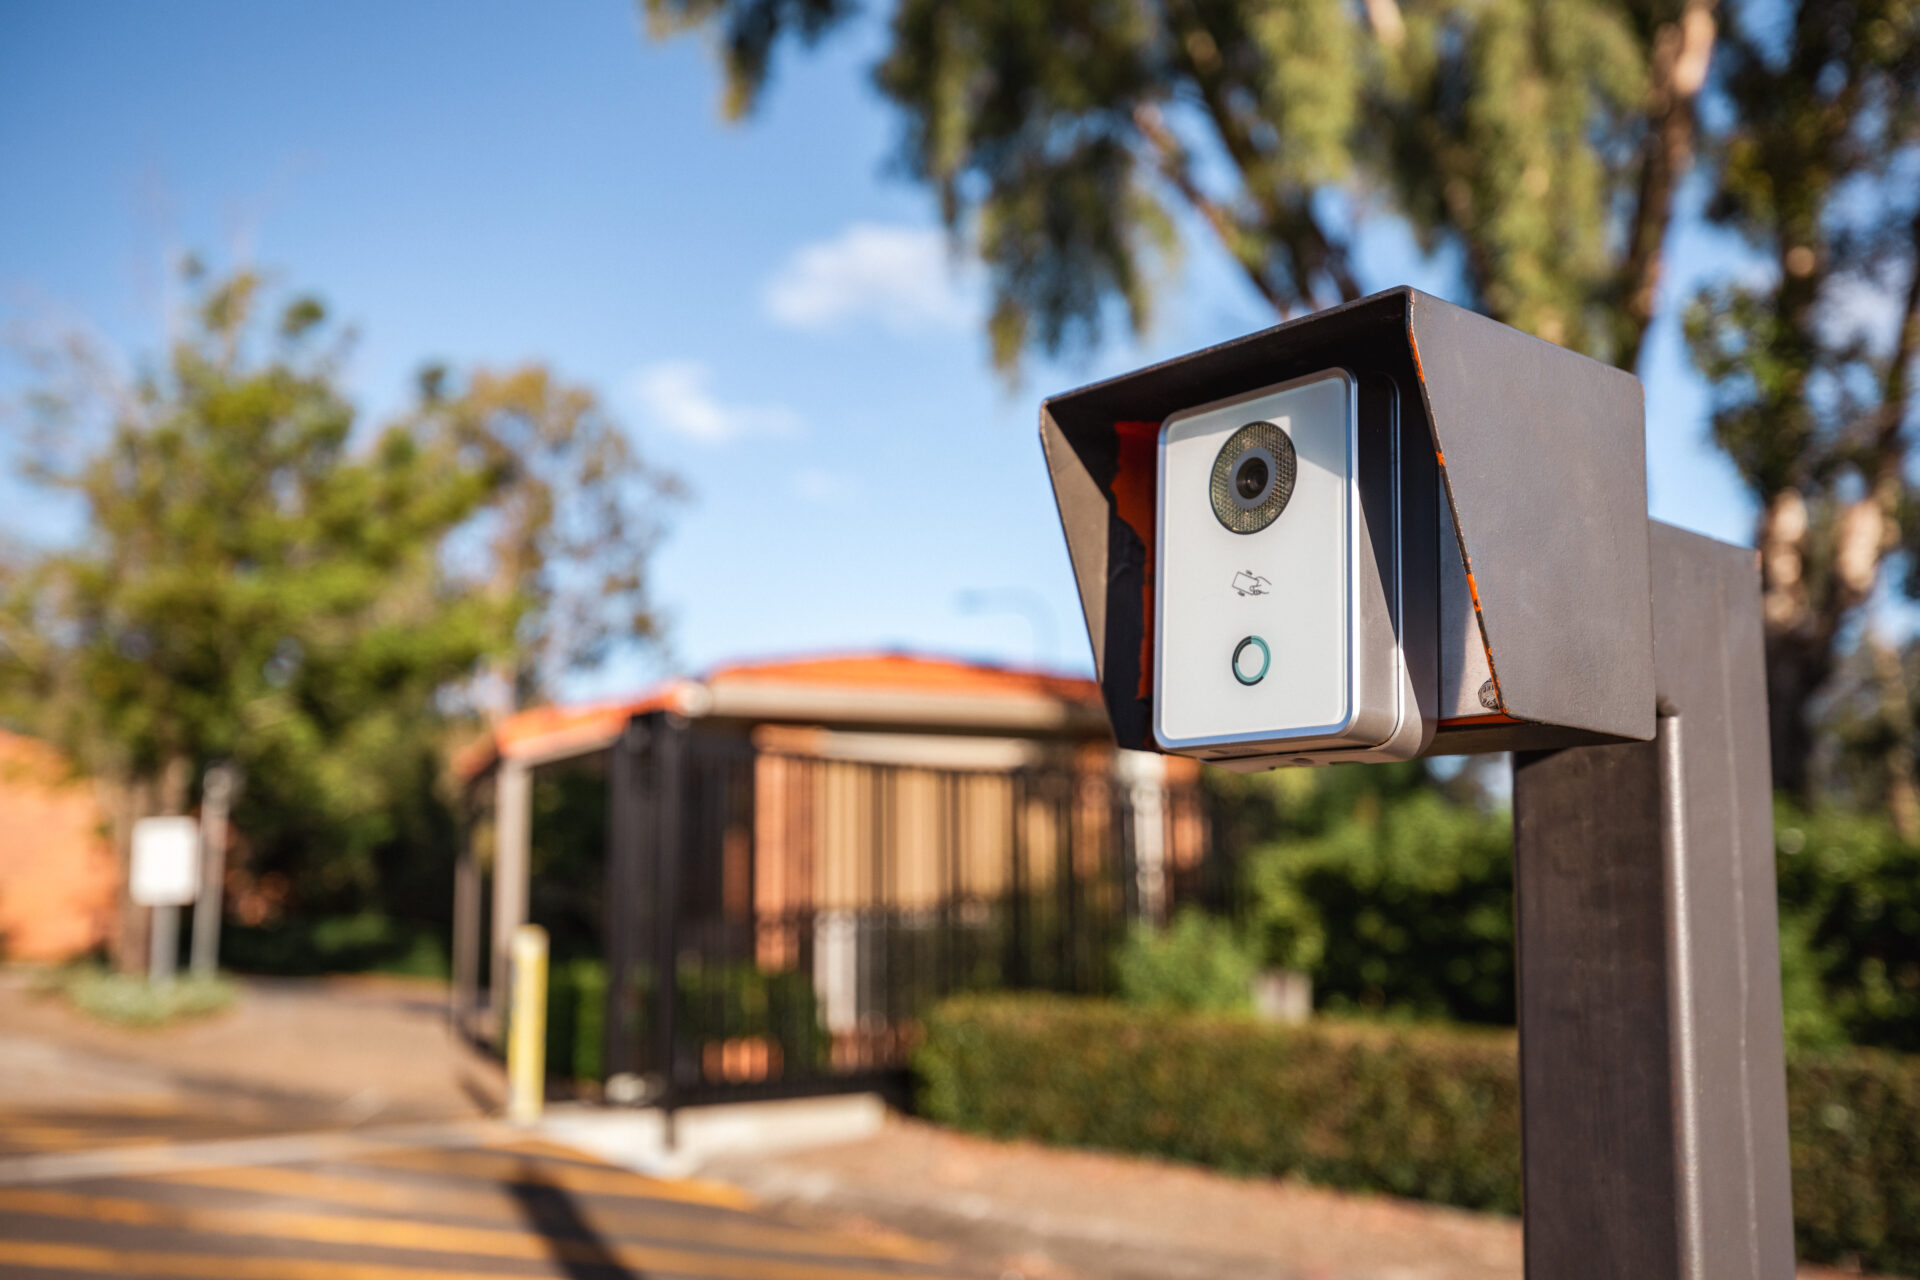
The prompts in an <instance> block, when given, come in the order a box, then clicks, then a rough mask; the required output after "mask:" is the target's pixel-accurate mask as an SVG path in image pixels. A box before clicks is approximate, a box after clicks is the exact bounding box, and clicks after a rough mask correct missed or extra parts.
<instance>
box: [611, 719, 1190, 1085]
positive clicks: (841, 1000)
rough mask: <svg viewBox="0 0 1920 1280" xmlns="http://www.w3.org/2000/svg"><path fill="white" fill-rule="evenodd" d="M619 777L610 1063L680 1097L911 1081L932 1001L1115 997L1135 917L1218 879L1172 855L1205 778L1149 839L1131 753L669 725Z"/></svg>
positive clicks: (627, 742)
mask: <svg viewBox="0 0 1920 1280" xmlns="http://www.w3.org/2000/svg"><path fill="white" fill-rule="evenodd" d="M608 781H609V793H610V803H611V807H612V811H611V816H610V825H609V839H608V859H607V926H606V944H607V977H608V983H607V1001H608V1004H607V1014H608V1016H607V1022H606V1051H605V1059H604V1062H605V1069H606V1071H607V1073H608V1075H609V1077H613V1076H616V1075H625V1076H628V1077H630V1078H635V1079H638V1080H640V1081H643V1082H644V1084H645V1087H644V1091H643V1094H642V1096H644V1097H646V1098H647V1099H648V1100H650V1101H653V1102H656V1103H659V1104H661V1105H665V1106H668V1107H672V1106H679V1105H687V1104H692V1103H697V1102H706V1101H715V1100H719V1099H722V1098H730V1099H732V1098H747V1097H766V1096H778V1095H787V1094H803V1093H823V1092H832V1091H837V1090H843V1089H874V1088H877V1089H881V1090H883V1091H884V1090H894V1089H898V1088H899V1087H901V1086H903V1085H904V1083H905V1078H906V1074H905V1073H906V1066H907V1062H908V1058H909V1055H910V1054H911V1052H912V1050H913V1048H914V1046H915V1044H916V1043H917V1041H918V1037H919V1035H920V1028H921V1021H920V1020H921V1018H922V1016H923V1015H924V1013H925V1011H926V1009H927V1008H928V1006H929V1005H930V1004H931V1003H932V1002H934V1001H935V1000H938V999H940V998H942V997H944V996H948V995H952V994H955V993H959V992H964V991H975V990H993V989H1001V988H1037V989H1044V990H1052V991H1064V992H1097V991H1102V990H1104V989H1106V987H1107V985H1108V983H1109V961H1108V957H1109V954H1110V952H1111V950H1112V947H1113V945H1114V944H1115V943H1116V942H1117V941H1118V940H1119V939H1120V937H1121V935H1122V934H1123V932H1124V931H1125V929H1126V928H1127V926H1128V923H1129V922H1130V921H1131V920H1134V919H1138V918H1141V917H1142V916H1143V915H1158V914H1160V913H1162V912H1163V911H1164V910H1165V908H1166V905H1167V903H1168V902H1169V901H1171V900H1173V899H1174V898H1177V897H1181V896H1185V894H1186V893H1187V891H1188V888H1189V885H1190V884H1192V883H1197V882H1198V880H1199V878H1200V868H1198V867H1197V866H1193V865H1188V866H1184V867H1182V866H1174V865H1172V861H1177V860H1169V859H1168V858H1166V857H1165V851H1166V848H1167V844H1168V842H1167V839H1166V837H1165V832H1166V831H1168V830H1175V829H1179V830H1187V831H1190V832H1191V831H1202V830H1203V828H1201V827H1200V826H1198V825H1196V824H1199V823H1200V821H1201V820H1200V817H1199V813H1200V809H1199V800H1198V796H1197V794H1195V788H1192V787H1187V788H1178V787H1175V788H1163V789H1162V790H1161V791H1160V792H1159V793H1158V795H1159V799H1157V800H1155V802H1154V804H1153V805H1151V806H1149V807H1148V808H1147V810H1146V812H1147V813H1148V815H1149V817H1150V819H1151V820H1152V821H1154V822H1155V823H1157V824H1159V835H1158V836H1156V837H1153V838H1150V839H1149V840H1148V841H1147V842H1146V844H1145V845H1144V846H1143V845H1142V843H1141V841H1140V840H1139V838H1138V837H1139V835H1140V832H1139V831H1137V830H1136V828H1137V826H1138V825H1139V818H1140V814H1141V812H1142V809H1141V802H1140V799H1139V794H1138V789H1137V788H1136V787H1133V786H1130V785H1128V784H1126V783H1125V782H1123V781H1121V780H1119V779H1117V778H1116V776H1115V773H1114V770H1113V768H1112V757H1111V755H1110V754H1106V755H1103V756H1099V757H1097V758H1093V759H1089V760H1080V761H1075V760H1074V759H1072V758H1071V757H1069V758H1068V759H1066V760H1065V761H1063V762H1062V763H1059V764H1054V765H1049V766H1047V767H1043V768H1031V767H1029V768H1013V769H975V768H966V769H956V768H939V767H926V766H922V765H917V764H902V763H873V762H870V761H859V760H844V759H832V758H826V757H822V756H814V755H806V754H797V753H794V752H790V751H780V750H768V749H756V747H755V746H754V744H753V742H752V739H751V738H750V737H749V736H748V734H747V732H746V730H745V728H744V727H739V726H735V727H732V728H731V729H729V728H727V727H709V726H706V725H699V724H689V723H688V722H685V721H676V720H675V718H672V717H669V716H667V715H664V714H650V715H646V716H641V717H638V718H636V719H635V720H634V721H633V722H632V723H630V724H629V726H628V727H627V730H626V732H625V734H624V735H623V737H622V739H621V741H620V743H619V744H618V746H617V747H616V749H615V751H614V754H613V760H612V767H611V769H610V771H609V778H608ZM1190 843H1194V844H1196V846H1197V847H1204V843H1205V842H1204V836H1203V835H1201V836H1200V837H1198V838H1197V839H1196V840H1194V841H1190ZM1143 847H1144V848H1145V849H1146V850H1147V854H1148V856H1147V857H1145V858H1144V859H1143V858H1142V857H1141V856H1140V854H1141V850H1142V848H1143ZM1187 861H1188V862H1189V863H1191V862H1193V859H1191V858H1189V859H1188V860H1187ZM1143 872H1144V873H1145V874H1143ZM663 975H664V977H663Z"/></svg>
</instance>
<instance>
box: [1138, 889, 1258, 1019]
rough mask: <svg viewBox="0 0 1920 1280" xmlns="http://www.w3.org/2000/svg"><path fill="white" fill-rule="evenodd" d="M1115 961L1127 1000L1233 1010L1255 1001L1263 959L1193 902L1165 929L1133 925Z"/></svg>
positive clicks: (1160, 1005)
mask: <svg viewBox="0 0 1920 1280" xmlns="http://www.w3.org/2000/svg"><path fill="white" fill-rule="evenodd" d="M1113 967H1114V973H1115V977H1116V978H1117V980H1118V984H1119V992H1120V998H1121V999H1122V1000H1124V1001H1126V1002H1127V1003H1128V1004H1131V1005H1137V1006H1139V1007H1141V1008H1146V1009H1186V1010H1200V1011H1206V1012H1213V1013H1231V1012H1234V1011H1236V1010H1243V1009H1246V1008H1247V1007H1248V1006H1249V1005H1250V1004H1251V1002H1252V992H1253V977H1254V974H1255V973H1256V972H1258V970H1259V960H1258V957H1256V956H1255V955H1254V954H1253V952H1252V951H1251V950H1250V949H1249V948H1248V947H1247V945H1246V944H1245V943H1243V942H1242V941H1241V940H1240V938H1239V936H1238V934H1236V933H1235V932H1234V929H1233V926H1232V925H1231V924H1228V923H1227V922H1226V921H1224V920H1215V919H1213V918H1212V917H1210V916H1208V915H1206V914H1205V913H1204V912H1201V911H1198V910H1196V909H1194V908H1191V907H1188V908H1185V909H1183V910H1181V911H1179V912H1178V913H1176V914H1175V916H1174V918H1173V922H1172V923H1171V924H1169V925H1168V926H1167V927H1166V928H1165V929H1154V928H1152V927H1150V926H1148V925H1144V924H1136V925H1134V926H1133V928H1132V929H1131V930H1130V931H1129V932H1128V934H1127V938H1126V941H1125V942H1124V943H1122V944H1121V945H1120V947H1119V949H1118V951H1117V952H1116V954H1115V956H1114V961H1113Z"/></svg>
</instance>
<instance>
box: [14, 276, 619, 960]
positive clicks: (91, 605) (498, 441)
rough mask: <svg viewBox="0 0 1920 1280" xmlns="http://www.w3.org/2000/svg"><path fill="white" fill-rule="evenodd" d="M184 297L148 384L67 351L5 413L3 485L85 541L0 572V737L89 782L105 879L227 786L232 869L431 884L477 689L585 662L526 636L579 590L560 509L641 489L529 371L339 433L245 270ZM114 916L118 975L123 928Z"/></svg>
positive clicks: (346, 890) (536, 634) (343, 402)
mask: <svg viewBox="0 0 1920 1280" xmlns="http://www.w3.org/2000/svg"><path fill="white" fill-rule="evenodd" d="M189 283H190V285H191V288H192V291H193V305H192V307H191V309H190V311H189V312H188V314H187V315H186V316H185V317H183V320H182V325H181V329H182V332H181V333H180V335H179V336H178V337H177V339H176V340H175V341H174V342H173V344H172V346H171V348H170V350H169V351H168V353H167V356H166V360H165V362H164V364H163V365H162V366H160V367H159V368H157V369H154V370H152V371H150V372H148V373H146V374H144V375H142V376H140V377H139V378H137V379H136V380H134V381H133V382H132V383H131V384H130V385H128V384H125V383H123V382H121V381H118V380H112V379H107V378H104V377H103V376H102V375H101V373H100V371H101V370H103V369H105V368H107V367H108V364H107V362H106V361H105V360H104V359H103V358H101V357H100V355H99V354H98V353H97V352H92V351H89V350H88V349H87V348H85V347H84V346H83V345H71V344H70V345H69V346H68V347H67V348H66V351H65V353H64V355H63V356H61V357H60V358H58V359H56V360H55V361H54V362H53V363H52V364H49V365H44V366H43V368H42V372H43V378H42V381H41V383H40V385H39V388H38V389H37V390H36V391H35V393H34V394H33V395H32V396H30V397H29V400H28V409H29V411H30V414H29V416H30V418H31V420H32V425H33V427H34V438H35V440H36V443H37V445H38V447H37V448H36V449H35V451H34V454H33V457H32V459H31V461H30V466H29V476H30V478H31V479H32V480H34V481H35V482H36V483H38V484H40V485H42V486H45V487H47V488H48V489H50V490H53V491H55V492H62V493H66V494H68V495H70V496H71V497H72V498H74V499H76V500H77V504H78V507H79V509H80V511H81V513H82V515H83V518H84V532H83V533H82V535H81V536H80V537H79V538H78V539H77V540H75V541H73V542H72V543H71V544H69V545H57V546H50V547H40V548H26V547H18V548H15V549H14V550H13V552H12V554H11V556H10V563H9V566H8V573H7V575H6V577H5V579H4V580H3V581H0V718H3V719H4V720H5V721H6V722H7V723H10V724H13V725H16V726H18V727H20V728H22V729H25V730H26V731H28V732H32V733H36V734H38V735H41V736H43V737H46V738H48V739H50V740H52V741H54V742H55V743H56V744H58V745H59V746H61V747H62V748H64V749H65V750H66V751H67V752H68V753H69V754H70V755H71V756H72V758H73V759H74V761H75V763H76V765H77V766H78V767H80V768H82V769H84V770H85V771H87V772H88V773H90V774H92V775H93V776H95V777H96V778H98V779H100V780H101V781H102V782H103V783H104V784H105V786H106V788H107V789H108V791H109V792H110V794H111V795H112V796H113V798H114V800H113V806H112V807H113V810H114V816H115V824H116V828H117V832H118V835H119V843H120V846H121V849H122V853H123V856H124V852H125V847H126V842H127V837H128V833H129V830H130V827H131V823H132V821H133V820H135V819H136V818H138V817H140V816H142V815H144V814H149V813H178V812H182V811H184V810H185V808H186V807H187V805H188V803H189V801H190V799H191V785H192V780H193V779H194V778H196V777H198V776H199V775H200V772H201V770H202V769H203V768H204V767H205V766H206V765H208V764H210V763H212V762H214V761H217V760H232V761H235V762H237V763H238V764H239V765H240V766H241V767H242V769H243V770H244V772H245V774H246V776H247V779H248V784H247V787H246V790H245V793H244V796H243V800H242V804H241V807H240V809H239V810H238V811H237V812H236V814H235V816H234V822H235V826H236V828H237V830H238V832H239V834H240V837H241V840H242V841H243V844H244V846H245V847H247V848H249V849H250V850H251V851H252V855H253V860H254V864H255V867H256V869H258V868H260V867H271V868H273V869H275V870H276V871H277V872H279V873H281V874H282V875H283V876H285V877H286V878H287V879H288V880H289V882H290V883H292V884H293V886H294V888H295V891H296V893H297V894H298V895H299V896H301V897H302V898H304V899H305V900H306V901H307V903H308V904H309V905H314V906H320V907H327V906H336V907H337V906H353V905H358V906H364V905H367V903H368V900H369V898H370V897H371V896H374V895H377V894H378V893H379V891H380V890H381V888H382V883H381V878H382V872H383V869H384V870H386V871H388V872H393V873H395V874H398V873H399V872H405V873H407V874H412V872H411V871H409V870H408V868H409V867H411V868H413V869H415V870H417V869H418V868H419V867H421V866H427V867H431V866H433V865H435V864H436V862H437V861H438V859H439V855H440V854H441V853H443V852H444V851H443V850H437V849H435V848H433V847H427V848H422V847H421V846H422V845H423V844H426V845H429V846H431V845H433V843H434V842H435V841H436V840H437V841H439V842H440V843H445V842H447V841H448V840H450V838H451V822H450V821H449V819H448V817H447V815H446V803H445V802H446V800H447V799H448V797H447V796H446V794H445V786H446V779H445V777H444V773H445V770H444V757H445V751H446V748H447V747H448V746H449V745H450V743H449V737H450V735H451V734H452V733H453V732H454V730H455V729H457V727H458V724H459V721H460V717H461V714H462V707H463V705H464V704H465V703H466V701H467V697H466V691H467V689H468V688H469V687H470V685H471V682H472V681H473V679H474V677H475V675H476V674H477V673H478V672H480V671H481V670H482V669H483V667H484V666H486V665H488V664H503V665H504V666H505V667H506V668H507V669H509V670H517V669H520V668H521V667H523V666H527V665H530V664H531V663H533V662H534V661H535V660H536V659H537V657H538V656H540V655H544V654H546V653H548V652H560V651H562V650H563V649H564V650H565V651H566V652H568V653H569V654H572V655H578V656H590V654H588V653H587V652H586V650H584V649H582V648H581V647H579V646H578V645H576V644H574V643H573V641H572V638H571V633H569V635H568V636H567V637H566V638H565V639H556V638H554V637H556V636H557V635H558V628H557V627H556V626H555V625H554V624H553V623H552V622H551V620H550V619H551V616H552V614H553V611H554V602H555V601H556V600H557V599H560V598H562V597H563V596H565V595H566V594H567V593H568V592H572V591H576V590H591V589H593V587H594V585H595V584H594V583H593V582H592V581H589V580H588V579H587V578H586V577H585V576H584V575H583V572H582V569H581V568H580V564H581V561H580V559H579V557H578V555H577V554H576V553H577V552H578V551H579V549H580V547H581V545H582V544H581V543H580V542H578V541H577V540H575V539H574V537H573V535H572V533H571V529H570V525H569V523H568V522H569V520H570V519H571V516H570V514H569V513H570V512H571V511H572V509H573V508H572V504H573V503H574V502H575V501H576V500H577V501H579V502H581V503H582V504H583V506H585V507H586V508H587V509H589V510H591V511H594V512H600V513H603V512H605V511H606V510H607V509H608V508H610V507H617V508H619V509H621V510H622V511H629V512H630V511H631V510H633V508H634V506H635V504H637V503H639V502H641V501H643V500H644V497H645V492H643V489H644V485H643V483H640V482H643V481H645V480H646V478H647V473H645V472H643V471H641V470H640V469H639V467H638V463H637V461H636V460H635V459H634V458H633V457H632V456H631V454H630V453H628V452H626V451H625V449H624V445H621V444H619V443H617V441H616V440H614V439H613V437H615V435H616V432H615V430H614V428H613V427H612V425H611V424H610V423H608V422H607V420H606V419H605V418H604V416H603V415H601V414H600V413H599V411H598V410H597V408H596V407H595V406H594V403H593V401H592V398H591V396H589V395H588V394H587V393H585V392H583V391H581V390H579V389H578V388H573V387H568V386H566V385H564V384H561V383H560V382H558V380H556V379H554V378H552V377H551V375H549V374H547V373H546V372H545V371H544V370H541V369H538V368H530V369H526V370H520V371H515V372H513V373H510V374H506V375H499V376H494V375H488V374H485V373H480V374H476V375H475V376H474V378H473V379H472V383H471V386H470V387H469V389H468V390H467V391H466V392H465V393H464V394H463V395H461V396H459V397H448V396H446V395H444V394H443V392H442V386H443V384H444V379H443V378H438V377H435V378H427V379H424V380H423V398H422V401H421V404H420V405H419V406H418V407H417V408H416V409H415V410H414V411H413V412H411V413H409V414H407V415H405V416H404V417H402V418H401V419H400V420H399V421H396V422H394V423H392V424H389V425H387V426H384V427H380V428H377V429H368V428H363V427H361V426H360V425H359V424H358V423H357V415H356V413H355V410H354V408H353V406H352V405H351V404H350V403H349V402H348V400H347V399H346V397H345V395H344V394H343V392H342V391H341V389H340V373H341V361H342V359H343V356H344V352H345V345H344V343H343V342H342V341H341V340H339V339H337V338H331V337H329V328H328V325H327V323H326V318H325V311H324V308H323V307H322V306H321V305H320V304H319V303H318V302H317V301H315V300H313V299H311V298H308V297H296V298H294V299H292V300H291V301H290V302H288V303H287V305H286V306H285V307H284V308H283V309H281V310H280V311H279V313H278V315H277V318H273V319H272V320H271V323H270V322H269V319H270V318H269V315H268V307H267V295H266V291H265V289H264V286H263V282H262V280H261V278H260V277H259V276H257V275H256V274H253V273H250V272H240V273H238V274H235V275H233V276H231V277H229V278H226V279H219V280H215V279H210V278H208V277H207V276H206V275H205V274H204V273H202V272H200V271H199V270H198V269H197V268H195V269H191V270H190V272H189ZM523 420H524V421H525V422H527V423H528V424H530V425H527V426H524V427H522V426H520V425H519V424H520V423H521V422H522V421H523ZM516 432H523V433H524V434H516ZM647 492H650V491H647ZM631 527H632V525H630V524H629V525H616V526H615V527H614V532H616V533H617V532H619V531H621V530H623V529H629V528H631ZM645 549H646V548H645V543H644V540H643V541H641V542H639V543H637V544H636V545H635V546H634V547H633V548H632V549H631V555H630V560H629V562H628V564H626V565H625V566H623V568H622V572H623V573H624V574H626V575H627V576H626V577H625V578H623V580H622V581H623V582H627V583H629V584H630V586H629V588H628V591H627V594H626V595H625V596H624V597H622V604H623V607H625V608H626V609H628V610H629V612H627V613H625V614H624V615H623V617H624V619H625V625H626V627H627V634H630V635H631V634H640V635H645V634H650V632H651V629H652V628H651V623H650V620H649V619H647V617H646V616H645V614H644V612H643V611H638V610H637V605H636V602H637V601H638V600H639V598H640V597H639V596H638V594H637V593H638V591H639V584H640V576H641V573H642V570H643V566H644V556H645ZM576 584H578V585H576ZM612 635H613V631H612V624H611V623H609V624H608V625H607V626H606V627H605V628H603V629H602V631H601V632H599V633H597V635H596V636H595V642H596V643H598V644H601V645H604V644H605V643H606V642H607V641H608V640H610V639H611V638H612ZM568 645H573V647H571V648H568V647H567V646H568ZM409 844H411V846H412V847H411V848H406V847H405V846H408V845H409ZM401 854H405V855H407V856H400V855H401ZM396 869H397V871H396ZM390 887H391V886H389V888H390ZM435 896H436V898H438V897H442V896H444V895H439V894H436V895H435ZM123 918H124V919H123V926H122V929H121V931H120V935H119V944H120V945H119V947H118V952H119V954H120V956H121V958H122V960H123V961H126V962H137V961H138V959H139V956H140V951H141V947H140V945H139V934H140V931H141V930H142V929H143V927H144V918H143V914H142V913H138V912H133V911H123Z"/></svg>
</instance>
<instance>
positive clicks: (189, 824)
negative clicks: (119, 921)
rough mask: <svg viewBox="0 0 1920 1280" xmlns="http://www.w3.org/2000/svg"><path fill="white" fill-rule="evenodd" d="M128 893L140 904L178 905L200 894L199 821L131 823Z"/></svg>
mask: <svg viewBox="0 0 1920 1280" xmlns="http://www.w3.org/2000/svg"><path fill="white" fill-rule="evenodd" d="M127 892H128V893H129V894H131V895H132V897H133V900H134V901H135V902H136V903H138V904H139V905H141V906H143V907H180V906H185V905H186V904H187V903H189V902H192V901H193V900H194V898H195V897H197V896H199V893H200V824H199V823H197V822H195V821H194V820H193V819H192V818H142V819H140V821H138V822H136V823H134V824H133V869H132V873H131V874H130V875H129V876H128V877H127Z"/></svg>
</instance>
